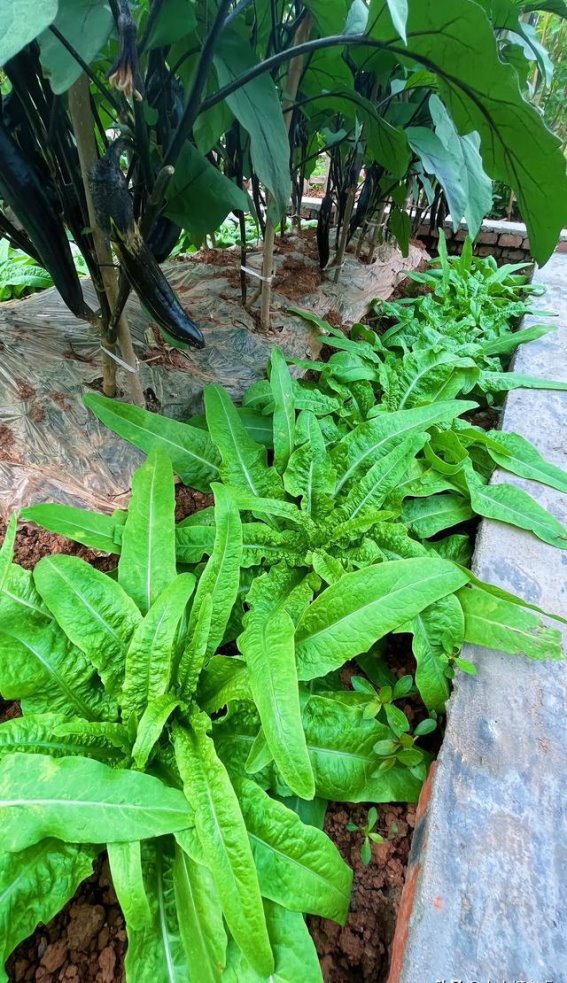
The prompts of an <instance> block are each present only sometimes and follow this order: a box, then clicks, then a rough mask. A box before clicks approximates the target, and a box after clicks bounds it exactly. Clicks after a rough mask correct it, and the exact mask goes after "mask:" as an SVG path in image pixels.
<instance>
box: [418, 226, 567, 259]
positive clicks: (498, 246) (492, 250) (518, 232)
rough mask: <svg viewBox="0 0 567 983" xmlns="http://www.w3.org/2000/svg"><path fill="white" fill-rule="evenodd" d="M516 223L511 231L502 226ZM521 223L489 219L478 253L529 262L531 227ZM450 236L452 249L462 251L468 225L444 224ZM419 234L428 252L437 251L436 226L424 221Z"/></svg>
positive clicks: (447, 234) (566, 243) (479, 238)
mask: <svg viewBox="0 0 567 983" xmlns="http://www.w3.org/2000/svg"><path fill="white" fill-rule="evenodd" d="M506 224H513V226H514V231H511V232H508V231H504V230H502V229H501V226H502V225H506ZM516 225H517V223H504V222H498V223H494V224H492V223H489V222H486V223H485V224H484V225H483V227H482V229H481V231H480V232H479V234H478V236H477V239H476V242H475V248H474V251H475V254H476V255H477V256H494V258H495V259H496V260H498V261H499V262H506V263H527V262H531V259H532V255H531V252H530V240H529V238H528V236H527V229H525V228H522V229H516ZM444 231H445V237H446V239H447V248H448V250H449V252H450V253H459V252H460V251H461V248H462V244H463V242H464V240H465V239H466V237H467V229H466V228H459V229H457V231H456V232H454V231H453V227H452V226H451V225H449V226H447V225H446V226H445V227H444ZM417 238H418V239H419V240H420V241H421V242H423V243H424V245H425V247H426V249H427V251H428V252H431V253H435V252H436V251H437V240H438V238H439V232H438V231H437V229H434V230H433V232H431V230H430V228H429V226H428V225H420V227H419V229H418V231H417ZM559 245H560V246H564V247H565V249H567V241H566V242H561V243H560V244H559Z"/></svg>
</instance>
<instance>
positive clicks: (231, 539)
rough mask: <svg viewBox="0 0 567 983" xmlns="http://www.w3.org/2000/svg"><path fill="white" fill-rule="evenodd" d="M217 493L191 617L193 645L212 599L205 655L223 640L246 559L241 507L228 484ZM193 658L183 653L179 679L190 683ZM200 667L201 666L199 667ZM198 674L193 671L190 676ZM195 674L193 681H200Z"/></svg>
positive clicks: (215, 493) (216, 486) (209, 654)
mask: <svg viewBox="0 0 567 983" xmlns="http://www.w3.org/2000/svg"><path fill="white" fill-rule="evenodd" d="M213 491H214V495H215V541H214V545H213V551H212V553H211V556H210V558H209V560H208V563H207V565H206V567H205V569H204V570H203V573H202V574H201V577H200V579H199V584H198V587H197V592H196V594H195V600H194V602H193V606H192V608H191V618H190V620H189V636H190V637H189V646H191V644H192V638H191V635H192V633H193V632H194V630H195V628H196V625H197V622H198V619H199V615H200V611H201V606H202V604H203V601H204V600H205V599H207V598H210V600H211V605H212V606H211V616H210V623H209V627H208V638H207V640H206V648H205V652H204V656H205V658H207V657H209V656H211V655H213V653H214V652H215V651H216V650H217V648H218V646H219V645H220V643H221V642H222V640H223V637H224V633H225V631H226V626H227V624H228V619H229V618H230V614H231V611H232V608H233V606H234V602H235V601H236V597H237V595H238V587H239V584H240V563H241V559H242V526H241V522H240V515H239V512H238V508H237V507H236V505H235V504H234V501H233V499H232V496H231V494H230V492H229V491H228V489H227V488H225V487H224V485H220V484H218V485H213ZM191 662H192V658H191V657H190V656H189V657H187V655H186V654H184V655H183V656H182V659H181V665H180V670H179V679H180V682H181V683H182V684H183V686H184V687H185V686H187V685H188V683H187V673H188V671H189V666H190V664H191ZM199 668H200V667H199ZM193 675H194V674H193V673H191V672H189V676H193ZM196 678H197V676H196V675H195V676H194V678H193V681H196ZM191 692H192V687H191V684H189V689H188V690H187V692H186V696H187V698H189V696H190V694H191Z"/></svg>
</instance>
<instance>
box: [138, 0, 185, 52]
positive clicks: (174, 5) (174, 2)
mask: <svg viewBox="0 0 567 983" xmlns="http://www.w3.org/2000/svg"><path fill="white" fill-rule="evenodd" d="M196 26H197V19H196V10H195V3H194V0H167V3H165V4H162V6H161V8H160V11H159V15H158V17H157V19H156V20H155V22H154V26H153V28H152V30H151V32H150V35H149V37H148V40H147V42H146V47H147V48H148V49H151V48H161V47H164V46H166V45H169V44H173V42H175V41H179V40H180V38H184V37H185V36H186V35H187V34H190V33H191V32H192V31H193V30H194V29H195V27H196Z"/></svg>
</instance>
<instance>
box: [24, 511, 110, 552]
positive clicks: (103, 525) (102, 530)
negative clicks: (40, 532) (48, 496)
mask: <svg viewBox="0 0 567 983" xmlns="http://www.w3.org/2000/svg"><path fill="white" fill-rule="evenodd" d="M20 516H21V518H22V519H25V520H26V521H28V522H37V524H38V526H42V527H43V528H44V529H49V531H50V532H56V533H59V535H60V536H66V537H67V538H68V539H73V540H74V541H75V542H76V543H82V544H83V545H84V546H90V547H91V549H94V550H101V551H102V552H103V553H119V552H120V545H119V544H118V543H117V542H116V539H115V534H116V529H117V527H119V526H121V525H122V524H123V522H124V520H125V518H126V514H125V513H124V512H113V514H112V515H105V514H104V513H102V512H91V511H90V510H88V509H77V508H74V507H73V506H72V505H59V504H58V503H51V502H50V503H48V504H41V505H30V506H29V507H28V508H26V509H22V511H21V512H20Z"/></svg>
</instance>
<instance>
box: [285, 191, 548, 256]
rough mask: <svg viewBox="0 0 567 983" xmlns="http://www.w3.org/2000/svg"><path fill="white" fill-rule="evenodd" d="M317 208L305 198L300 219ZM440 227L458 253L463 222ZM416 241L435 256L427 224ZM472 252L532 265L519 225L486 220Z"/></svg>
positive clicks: (316, 202) (316, 201) (434, 243)
mask: <svg viewBox="0 0 567 983" xmlns="http://www.w3.org/2000/svg"><path fill="white" fill-rule="evenodd" d="M320 207H321V200H320V199H318V198H304V199H303V204H302V209H301V213H302V216H303V217H304V218H317V217H318V215H319V209H320ZM443 228H444V232H445V237H446V239H447V248H448V250H449V252H450V253H460V251H461V248H462V244H463V242H464V240H465V239H466V237H467V233H468V229H467V227H466V225H465V224H464V223H462V224H461V225H460V227H459V228H458V229H457V231H456V232H454V231H453V226H452V225H451V224H450V223H449V222H445V224H444V226H443ZM417 238H418V239H419V240H420V241H421V242H423V244H424V246H425V248H426V249H427V251H428V253H430V254H431V255H435V254H436V253H437V240H438V239H439V232H438V231H437V229H434V230H433V232H431V230H430V228H429V225H420V226H419V228H418V230H417ZM474 251H475V254H476V255H477V256H494V258H495V259H496V260H497V261H498V262H499V263H529V262H532V255H531V251H530V240H529V238H528V232H527V229H526V227H525V225H522V224H521V223H520V222H503V221H496V220H492V219H486V220H485V221H484V222H483V224H482V228H481V230H480V232H479V234H478V236H477V238H476V242H475V248H474ZM557 252H560V253H567V229H564V230H563V232H562V233H561V237H560V241H559V243H558V245H557Z"/></svg>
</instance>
